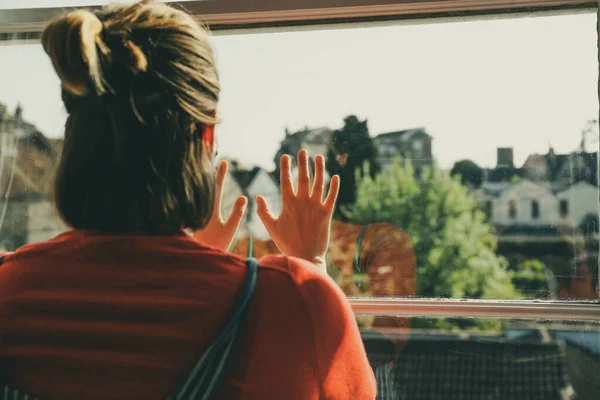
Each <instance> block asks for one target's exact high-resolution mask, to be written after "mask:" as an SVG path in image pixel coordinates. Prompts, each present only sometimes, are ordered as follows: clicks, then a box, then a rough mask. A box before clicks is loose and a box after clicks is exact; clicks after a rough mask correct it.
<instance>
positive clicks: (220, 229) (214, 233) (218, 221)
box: [194, 160, 248, 251]
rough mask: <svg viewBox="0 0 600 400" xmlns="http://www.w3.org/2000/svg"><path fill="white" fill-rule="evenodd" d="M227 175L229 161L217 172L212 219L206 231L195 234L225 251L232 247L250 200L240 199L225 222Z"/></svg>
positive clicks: (241, 197) (202, 240)
mask: <svg viewBox="0 0 600 400" xmlns="http://www.w3.org/2000/svg"><path fill="white" fill-rule="evenodd" d="M226 175H227V161H225V160H223V161H221V162H220V163H219V169H218V170H217V179H216V182H215V183H216V190H215V205H214V209H213V214H212V217H211V218H210V221H209V222H208V225H206V226H205V227H204V229H202V230H199V231H196V232H194V237H195V238H196V239H198V240H200V241H201V242H203V243H206V244H208V245H211V246H214V247H217V248H219V249H221V250H223V251H227V250H228V249H229V246H231V243H232V242H233V238H234V236H235V233H236V231H237V229H238V226H239V225H240V222H241V221H242V218H243V217H244V211H246V205H247V204H248V199H246V198H245V197H243V196H240V197H238V199H237V200H236V201H235V203H234V205H233V209H232V211H231V215H230V216H229V218H227V221H223V214H222V212H221V203H222V201H223V184H224V182H225V176H226Z"/></svg>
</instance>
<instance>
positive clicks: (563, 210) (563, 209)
mask: <svg viewBox="0 0 600 400" xmlns="http://www.w3.org/2000/svg"><path fill="white" fill-rule="evenodd" d="M559 207H560V216H561V217H562V218H565V217H567V216H568V215H569V202H568V201H567V200H561V201H560V205H559Z"/></svg>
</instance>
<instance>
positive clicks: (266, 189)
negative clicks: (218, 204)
mask: <svg viewBox="0 0 600 400" xmlns="http://www.w3.org/2000/svg"><path fill="white" fill-rule="evenodd" d="M231 164H232V168H231V171H230V173H229V174H227V176H226V178H225V182H224V184H223V202H222V212H223V218H224V219H226V218H228V217H229V215H230V214H231V209H232V207H233V204H234V203H235V201H236V200H237V198H238V197H240V196H246V197H247V198H248V208H247V212H246V219H245V220H244V221H243V223H242V224H241V226H240V229H239V230H238V233H237V235H236V237H237V238H238V239H240V238H244V237H248V236H249V234H250V233H251V234H252V236H253V237H256V238H259V239H268V238H269V234H268V232H267V230H266V229H265V227H264V225H263V224H262V222H261V220H260V218H258V215H257V214H256V202H255V199H256V196H258V195H261V196H263V197H264V198H265V199H266V200H267V204H268V205H269V208H270V209H271V211H273V213H274V214H275V215H279V213H280V212H281V194H280V192H279V185H278V181H277V180H275V179H274V178H273V176H272V174H270V173H269V172H268V171H266V170H264V169H263V168H260V167H254V168H252V169H244V168H242V167H240V166H239V164H237V163H236V162H232V163H231Z"/></svg>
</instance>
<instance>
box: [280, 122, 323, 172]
mask: <svg viewBox="0 0 600 400" xmlns="http://www.w3.org/2000/svg"><path fill="white" fill-rule="evenodd" d="M332 136H333V131H331V130H330V129H329V128H323V127H321V128H314V129H309V128H304V129H303V130H301V131H298V132H294V133H291V132H290V131H288V130H287V129H286V131H285V138H284V139H283V140H282V141H281V143H280V145H279V149H278V150H277V153H276V154H275V158H274V159H273V162H274V163H275V172H274V173H275V176H277V177H278V176H279V160H280V159H281V156H283V155H284V154H289V155H290V156H292V157H293V158H295V157H296V156H297V154H298V152H299V151H300V150H302V149H306V150H307V151H308V157H309V158H310V159H312V160H314V159H315V157H316V156H317V155H319V154H321V155H323V156H325V155H327V150H328V149H329V146H330V143H331V138H332Z"/></svg>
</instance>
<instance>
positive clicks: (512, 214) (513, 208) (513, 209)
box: [508, 200, 517, 219]
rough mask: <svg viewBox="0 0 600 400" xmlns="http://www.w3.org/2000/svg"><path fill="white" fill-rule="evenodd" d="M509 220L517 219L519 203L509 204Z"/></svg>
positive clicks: (510, 202)
mask: <svg viewBox="0 0 600 400" xmlns="http://www.w3.org/2000/svg"><path fill="white" fill-rule="evenodd" d="M508 218H510V219H515V218H517V202H516V201H514V200H511V201H509V202H508Z"/></svg>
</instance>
